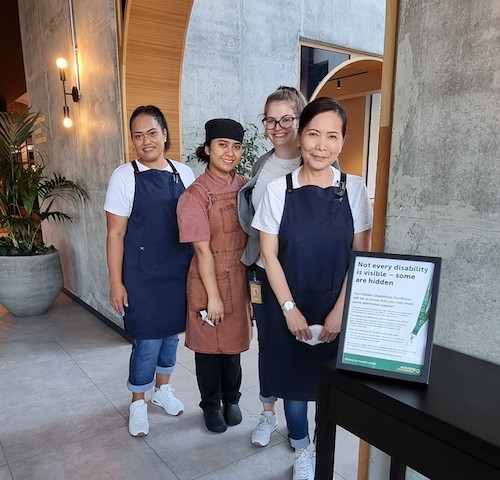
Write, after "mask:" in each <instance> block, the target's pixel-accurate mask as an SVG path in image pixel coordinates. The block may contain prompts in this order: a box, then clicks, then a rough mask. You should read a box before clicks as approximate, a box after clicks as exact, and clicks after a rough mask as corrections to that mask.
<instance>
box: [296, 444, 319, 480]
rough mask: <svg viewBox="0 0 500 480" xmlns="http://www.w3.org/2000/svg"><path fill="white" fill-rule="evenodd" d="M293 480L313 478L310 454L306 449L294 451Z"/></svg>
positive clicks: (309, 479)
mask: <svg viewBox="0 0 500 480" xmlns="http://www.w3.org/2000/svg"><path fill="white" fill-rule="evenodd" d="M292 479H293V480H314V469H313V464H312V457H311V454H310V453H309V452H308V451H307V449H305V448H304V449H303V450H302V451H300V450H299V451H297V450H296V451H295V463H294V464H293V477H292Z"/></svg>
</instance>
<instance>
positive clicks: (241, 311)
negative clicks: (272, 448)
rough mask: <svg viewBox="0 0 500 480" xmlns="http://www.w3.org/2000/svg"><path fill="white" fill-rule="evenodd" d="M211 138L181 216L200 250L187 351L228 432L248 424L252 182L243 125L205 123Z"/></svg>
mask: <svg viewBox="0 0 500 480" xmlns="http://www.w3.org/2000/svg"><path fill="white" fill-rule="evenodd" d="M205 132H206V137H205V143H204V144H203V145H202V146H200V147H198V149H197V150H196V154H197V156H198V159H199V160H200V161H201V162H205V163H207V164H208V166H207V168H206V170H205V172H204V173H203V174H202V175H200V176H199V177H198V178H197V179H196V181H195V182H194V183H193V184H192V185H191V186H190V187H189V188H188V189H187V190H186V192H185V193H184V194H183V195H182V196H181V198H180V200H179V204H178V207H177V216H178V222H179V232H180V240H181V242H192V243H193V247H194V251H195V255H194V257H193V259H192V261H191V266H190V268H189V273H188V285H187V293H188V318H187V325H186V346H187V347H188V348H190V349H191V350H194V352H195V362H196V377H197V381H198V387H199V389H200V393H201V402H200V407H201V408H202V410H203V413H204V416H205V424H206V426H207V428H208V430H210V431H212V432H218V433H221V432H224V431H225V430H226V429H227V426H228V425H229V426H234V425H238V424H239V423H240V422H241V420H242V415H241V411H240V408H239V406H238V401H239V398H240V396H241V394H240V391H239V390H240V386H241V363H240V353H241V352H244V351H245V350H248V348H249V346H250V340H251V337H252V325H251V319H250V301H249V294H248V287H247V284H246V271H245V266H244V265H243V264H242V263H241V262H240V257H241V254H242V253H243V250H244V248H245V245H246V240H247V235H246V233H245V232H244V231H243V230H242V229H241V226H240V224H239V222H238V215H237V209H236V195H237V193H238V191H239V189H240V188H241V187H242V186H243V185H244V184H245V183H246V182H247V181H248V179H247V178H246V177H243V176H241V175H238V174H236V173H235V167H236V165H237V164H238V162H239V161H240V159H241V155H242V141H243V134H244V130H243V127H242V126H241V124H239V123H238V122H236V121H234V120H231V119H227V118H216V119H213V120H209V121H208V122H207V123H206V124H205ZM221 403H222V407H223V409H222V410H221Z"/></svg>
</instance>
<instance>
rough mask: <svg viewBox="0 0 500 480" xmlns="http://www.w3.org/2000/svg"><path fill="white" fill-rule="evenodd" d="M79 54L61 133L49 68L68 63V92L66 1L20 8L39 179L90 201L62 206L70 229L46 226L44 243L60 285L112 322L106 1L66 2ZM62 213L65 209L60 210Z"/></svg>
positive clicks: (114, 79) (114, 120)
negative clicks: (40, 132) (41, 120)
mask: <svg viewBox="0 0 500 480" xmlns="http://www.w3.org/2000/svg"><path fill="white" fill-rule="evenodd" d="M73 8H74V16H75V30H76V36H77V43H78V48H79V52H80V55H79V57H80V68H81V70H80V80H81V90H82V98H81V101H80V102H79V103H73V101H72V100H71V98H70V97H68V102H69V108H70V114H71V117H72V119H73V122H74V124H73V127H72V128H71V129H65V128H64V127H63V126H62V113H63V103H64V99H63V93H62V86H61V81H60V80H59V71H58V69H57V67H56V65H55V60H56V58H57V57H59V56H63V57H65V58H66V59H67V60H68V65H69V66H68V69H67V78H68V82H67V90H68V89H69V90H70V89H71V86H72V85H74V84H75V76H74V73H73V71H72V68H71V67H70V65H72V58H73V56H72V47H71V33H70V23H69V10H68V1H67V0H37V1H36V2H33V1H32V0H19V14H20V15H19V16H20V23H21V35H22V41H23V54H24V64H25V71H26V82H27V89H28V93H29V96H30V106H31V109H32V110H33V111H38V110H39V111H41V112H42V113H43V114H44V115H45V117H46V121H45V126H46V134H44V136H45V137H46V139H47V142H46V143H45V144H41V145H40V147H41V148H42V150H43V151H44V155H45V160H46V163H47V168H46V171H47V172H50V171H51V170H53V171H57V172H58V173H60V174H62V175H65V176H66V177H68V178H69V179H71V180H74V181H77V182H79V183H81V184H83V185H84V186H85V187H86V188H87V190H88V192H89V194H90V201H89V202H87V203H86V204H85V205H83V206H79V207H78V208H77V209H75V208H72V207H71V206H69V211H70V213H72V214H74V215H75V216H76V217H77V218H78V221H77V222H76V223H75V224H55V223H46V224H44V226H43V235H44V240H45V242H46V243H48V244H54V245H55V246H56V247H57V248H58V249H59V250H60V253H61V261H62V264H63V270H64V285H65V287H66V288H67V289H68V290H69V291H70V292H72V293H74V294H75V295H76V296H77V297H79V298H80V299H82V300H83V301H84V302H85V303H87V304H88V305H90V306H92V307H93V308H95V309H96V310H98V311H100V312H101V313H103V314H105V315H108V316H109V317H110V318H112V319H114V315H113V312H112V311H111V309H110V307H109V300H108V292H109V286H108V275H107V268H106V255H105V239H106V226H105V216H104V212H103V209H102V206H103V203H104V195H105V191H106V187H107V182H108V178H109V177H110V175H111V172H112V170H113V169H114V168H115V167H117V166H118V165H119V164H120V163H121V162H122V159H123V148H122V145H123V140H122V131H121V107H120V92H119V77H118V55H117V40H116V17H115V10H114V1H113V0H105V1H103V0H73ZM61 208H68V206H66V205H65V206H64V207H62V206H61Z"/></svg>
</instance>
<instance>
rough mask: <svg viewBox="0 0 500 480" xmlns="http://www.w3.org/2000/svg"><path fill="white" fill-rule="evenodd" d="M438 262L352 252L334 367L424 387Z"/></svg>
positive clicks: (420, 258) (433, 312) (430, 344)
mask: <svg viewBox="0 0 500 480" xmlns="http://www.w3.org/2000/svg"><path fill="white" fill-rule="evenodd" d="M439 271H440V259H439V258H436V257H417V256H403V255H391V254H373V253H362V252H358V253H355V254H354V255H353V258H352V259H351V265H350V269H349V277H348V289H347V295H346V302H345V307H344V318H343V324H342V330H341V337H340V347H339V356H338V359H337V367H339V368H344V369H350V370H358V371H367V372H368V373H373V374H378V375H381V376H389V377H396V378H404V379H408V380H413V381H416V382H423V383H427V379H428V373H429V363H430V352H431V347H432V333H433V326H434V316H435V310H436V309H435V306H436V302H437V287H438V279H439Z"/></svg>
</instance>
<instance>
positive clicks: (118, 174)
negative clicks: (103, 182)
mask: <svg viewBox="0 0 500 480" xmlns="http://www.w3.org/2000/svg"><path fill="white" fill-rule="evenodd" d="M134 194H135V178H134V169H133V168H132V165H131V164H130V163H126V164H124V165H120V166H119V167H118V168H116V169H115V170H114V172H113V173H112V175H111V178H110V179H109V184H108V190H107V192H106V199H105V201H104V210H106V212H109V213H113V214H114V215H119V216H120V217H127V218H128V217H130V214H131V213H132V206H133V203H134Z"/></svg>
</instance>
